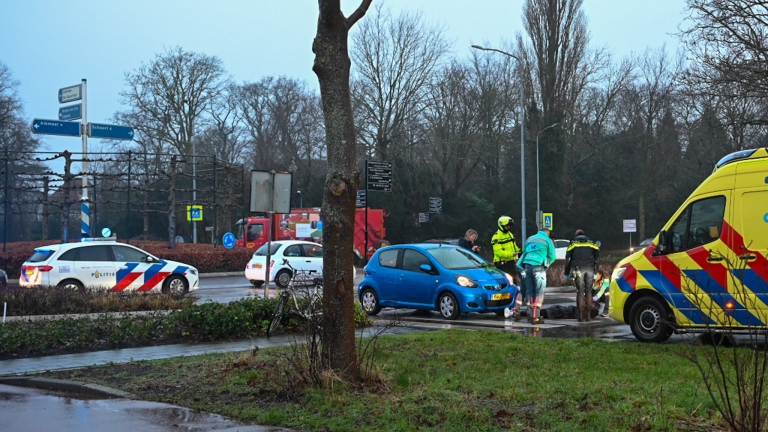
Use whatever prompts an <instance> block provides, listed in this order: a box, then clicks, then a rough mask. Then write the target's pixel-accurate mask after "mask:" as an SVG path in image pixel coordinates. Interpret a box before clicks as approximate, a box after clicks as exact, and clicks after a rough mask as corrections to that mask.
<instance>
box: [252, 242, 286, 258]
mask: <svg viewBox="0 0 768 432" xmlns="http://www.w3.org/2000/svg"><path fill="white" fill-rule="evenodd" d="M267 245H269V243H264V245H263V246H262V247H260V248H259V249H257V250H256V253H254V254H253V255H255V256H267ZM282 245H283V244H282V243H272V250H271V251H270V253H269V254H270V255H274V254H275V253H277V251H278V250H279V249H280V246H282Z"/></svg>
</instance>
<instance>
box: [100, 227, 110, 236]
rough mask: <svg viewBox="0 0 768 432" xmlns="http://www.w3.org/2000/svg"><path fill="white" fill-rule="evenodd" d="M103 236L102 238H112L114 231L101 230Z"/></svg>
mask: <svg viewBox="0 0 768 432" xmlns="http://www.w3.org/2000/svg"><path fill="white" fill-rule="evenodd" d="M101 236H102V237H105V238H106V237H111V236H112V230H111V229H109V228H104V229H102V230H101Z"/></svg>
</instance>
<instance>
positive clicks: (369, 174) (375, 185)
mask: <svg viewBox="0 0 768 432" xmlns="http://www.w3.org/2000/svg"><path fill="white" fill-rule="evenodd" d="M369 190H374V191H381V192H392V162H383V161H369V160H366V161H365V253H364V254H363V256H364V257H365V259H364V261H363V262H364V263H365V264H368V191H369ZM359 196H360V192H358V197H359Z"/></svg>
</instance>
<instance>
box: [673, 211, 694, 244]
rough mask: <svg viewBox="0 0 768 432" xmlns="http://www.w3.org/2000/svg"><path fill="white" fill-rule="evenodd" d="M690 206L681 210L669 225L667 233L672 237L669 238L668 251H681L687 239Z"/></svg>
mask: <svg viewBox="0 0 768 432" xmlns="http://www.w3.org/2000/svg"><path fill="white" fill-rule="evenodd" d="M690 210H691V207H690V206H688V207H687V208H686V209H685V211H683V212H682V213H681V214H680V216H678V218H677V220H676V221H675V223H674V224H672V226H671V227H669V235H670V236H671V237H672V238H670V239H669V245H670V251H669V252H670V253H675V252H682V251H683V250H684V246H685V244H686V243H687V241H688V214H689V213H690Z"/></svg>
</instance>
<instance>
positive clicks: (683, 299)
mask: <svg viewBox="0 0 768 432" xmlns="http://www.w3.org/2000/svg"><path fill="white" fill-rule="evenodd" d="M767 256H768V149H765V148H760V149H756V150H743V151H739V152H736V153H732V154H730V155H728V156H726V157H724V158H722V159H721V160H720V161H719V162H718V163H717V165H716V166H715V170H714V171H713V172H712V174H711V175H710V176H709V177H708V178H707V179H706V180H704V182H703V183H702V184H701V185H700V186H699V187H698V188H696V190H695V191H694V192H693V193H692V194H691V196H690V197H688V199H687V200H686V201H685V203H683V205H682V206H681V207H680V209H678V210H677V212H676V213H675V214H674V216H672V218H671V219H670V220H669V222H667V224H666V225H665V226H664V228H663V229H662V231H661V232H660V233H659V234H658V235H657V236H656V238H655V239H654V241H653V243H652V244H651V245H649V246H648V247H646V248H645V249H643V250H639V251H637V252H635V253H633V254H632V255H630V256H628V257H626V258H624V259H623V260H622V261H620V262H619V264H618V265H617V266H616V268H615V269H614V271H613V275H612V278H611V302H610V309H609V314H610V316H611V317H612V318H614V319H616V320H618V321H621V322H624V323H627V324H629V326H630V328H631V329H632V333H633V334H634V335H635V337H636V338H637V339H638V340H640V341H643V342H664V341H666V340H667V339H669V337H670V336H671V335H672V333H673V332H679V333H684V332H700V331H706V330H715V329H723V328H728V329H730V330H734V331H736V332H739V331H745V330H747V329H755V328H763V329H768V260H767V259H766V257H767Z"/></svg>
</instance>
